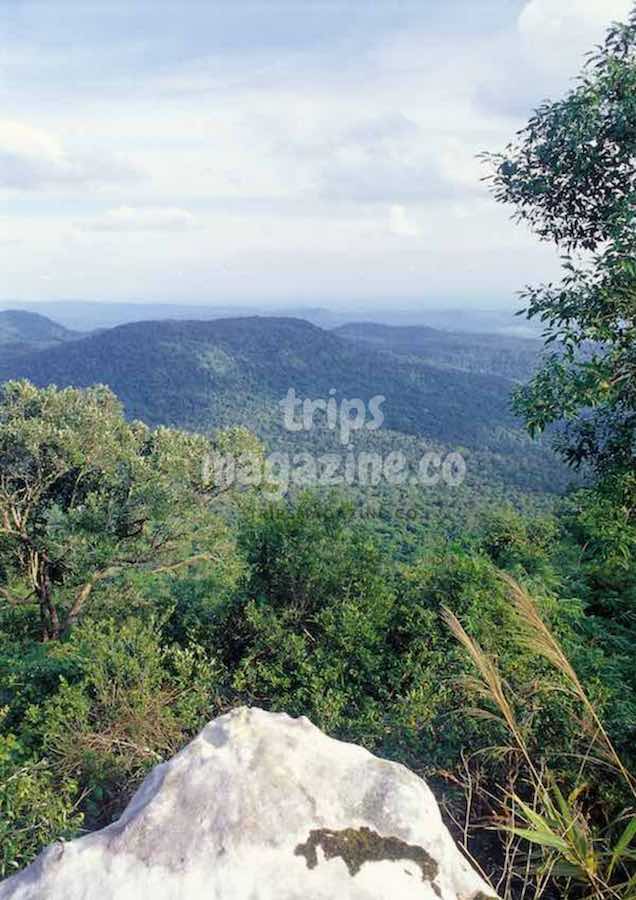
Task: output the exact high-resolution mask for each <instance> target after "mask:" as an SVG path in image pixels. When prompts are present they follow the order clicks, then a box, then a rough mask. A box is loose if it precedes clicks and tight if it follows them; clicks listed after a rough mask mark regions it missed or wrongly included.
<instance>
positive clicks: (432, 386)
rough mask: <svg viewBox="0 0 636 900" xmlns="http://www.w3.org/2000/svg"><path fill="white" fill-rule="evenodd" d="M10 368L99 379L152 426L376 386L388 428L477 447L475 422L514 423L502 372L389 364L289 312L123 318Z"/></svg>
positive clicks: (367, 391) (255, 423)
mask: <svg viewBox="0 0 636 900" xmlns="http://www.w3.org/2000/svg"><path fill="white" fill-rule="evenodd" d="M18 377H19V378H28V379H30V380H31V381H33V382H34V383H35V384H38V385H44V384H48V383H50V382H54V383H56V384H58V385H60V386H61V385H69V384H74V385H79V386H87V385H90V384H93V383H95V382H103V383H106V384H108V385H110V386H111V387H112V389H113V390H114V391H115V392H116V393H117V394H118V396H119V397H120V398H121V399H122V401H123V402H124V404H125V406H126V409H127V411H128V413H129V414H130V415H131V416H134V417H138V418H143V419H145V420H146V421H148V422H150V423H152V424H157V423H170V424H178V425H186V426H190V427H198V428H201V427H203V428H212V427H216V426H218V425H224V424H228V423H232V424H235V423H237V422H241V423H243V424H246V425H249V426H250V427H252V428H256V429H257V430H262V428H263V426H264V425H267V424H268V421H267V420H271V419H272V418H274V419H276V415H277V413H276V412H275V411H276V408H277V407H276V405H277V404H278V402H279V401H280V400H281V399H282V398H283V397H284V396H285V395H286V394H287V392H288V390H289V389H290V388H293V389H294V390H295V392H296V394H297V395H298V396H299V397H302V398H311V399H320V398H328V397H329V396H330V394H329V392H330V390H332V389H335V390H336V392H337V393H336V399H337V400H338V401H340V400H341V399H343V398H360V399H361V400H362V401H363V402H365V403H367V402H368V401H369V399H370V398H371V397H373V396H375V395H379V394H381V395H384V396H385V397H386V401H385V403H384V412H385V415H386V426H387V427H388V428H392V429H395V430H398V431H402V432H405V433H409V434H426V435H427V436H429V437H431V438H434V439H437V440H441V441H462V442H463V443H469V444H471V445H479V444H480V443H483V441H484V439H485V433H486V432H490V431H491V430H492V429H493V428H495V427H501V426H504V427H512V426H513V425H514V422H513V419H512V416H511V414H510V412H509V410H508V400H507V394H508V384H507V382H505V381H504V380H503V379H501V378H497V377H495V376H488V375H483V376H473V375H467V374H466V373H463V372H451V371H444V370H442V369H440V368H436V367H435V366H431V365H427V364H426V363H422V362H419V361H417V362H414V363H407V362H399V361H396V360H394V359H392V358H391V357H389V356H388V355H386V354H383V353H378V352H377V351H376V350H374V349H371V348H368V347H366V346H357V345H356V344H354V343H352V342H351V341H348V340H345V339H343V338H341V337H339V336H338V335H335V334H333V333H332V332H329V331H324V330H323V329H321V328H318V327H317V326H315V325H311V324H310V323H308V322H305V321H303V320H301V319H291V318H266V317H263V318H259V317H250V318H243V319H218V320H214V321H209V322H175V321H165V322H141V323H133V324H130V325H122V326H119V327H117V328H113V329H110V330H108V331H104V332H99V333H96V334H93V335H89V336H87V337H85V338H83V339H82V340H79V341H75V342H72V343H69V344H67V345H65V346H63V347H53V348H50V349H47V350H43V351H40V352H36V353H30V354H27V355H25V356H22V357H20V358H19V359H16V360H12V361H9V362H5V363H3V364H0V380H6V379H9V378H18ZM265 410H267V411H268V414H267V415H265ZM279 418H280V417H279ZM269 424H272V425H274V422H270V423H269Z"/></svg>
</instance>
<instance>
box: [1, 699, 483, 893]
mask: <svg viewBox="0 0 636 900" xmlns="http://www.w3.org/2000/svg"><path fill="white" fill-rule="evenodd" d="M492 896H493V891H492V889H491V888H490V887H488V885H487V884H485V883H484V881H482V879H481V878H480V877H479V876H478V875H477V874H476V873H475V871H474V870H473V869H472V868H471V867H470V866H469V865H468V863H467V862H466V860H465V859H464V857H463V856H462V855H461V853H460V852H459V850H458V849H457V847H456V846H455V844H454V843H453V840H452V838H451V836H450V834H449V833H448V831H447V830H446V828H445V827H444V825H443V824H442V820H441V818H440V813H439V810H438V808H437V804H436V802H435V799H434V797H433V795H432V793H431V791H430V790H429V788H428V787H427V785H426V784H425V783H424V782H423V781H422V780H421V779H420V778H418V777H417V776H416V775H414V774H413V773H412V772H409V770H408V769H406V768H404V767H403V766H400V765H397V764H396V763H391V762H387V761H385V760H382V759H378V758H377V757H375V756H372V755H371V754H370V753H368V752H367V751H366V750H363V749H362V748H360V747H357V746H355V745H354V744H344V743H342V742H340V741H336V740H333V739H332V738H329V737H327V736H326V735H324V734H323V733H322V732H321V731H320V730H319V729H317V728H315V727H314V726H313V725H312V724H311V723H310V722H309V721H308V720H307V719H304V718H303V719H291V718H289V716H286V715H275V714H272V713H267V712H263V711H262V710H259V709H245V708H243V709H238V710H235V711H234V712H231V713H229V714H228V715H225V716H222V717H220V718H218V719H216V720H215V721H213V722H211V723H210V724H209V725H207V726H206V727H205V728H204V729H203V731H202V732H201V734H200V735H199V736H198V737H197V738H196V739H195V740H193V741H192V743H190V744H188V746H187V747H185V748H184V749H183V750H182V751H181V752H180V753H179V754H178V755H177V756H175V757H174V759H172V760H171V761H170V762H167V763H164V764H163V765H160V766H157V767H156V768H155V769H154V770H153V771H152V772H151V773H150V775H149V776H148V777H147V778H146V780H145V781H144V783H143V784H142V785H141V787H140V789H139V790H138V791H137V793H136V794H135V796H134V797H133V799H132V800H131V802H130V804H129V805H128V807H127V808H126V810H125V812H124V813H123V815H122V816H121V818H120V819H119V820H118V821H117V822H115V823H113V824H112V825H109V826H108V828H104V829H103V830H102V831H98V832H95V833H94V834H89V835H87V836H86V837H83V838H80V839H78V840H75V841H71V842H69V843H58V844H54V845H53V846H51V847H49V848H48V849H47V850H45V851H44V852H43V853H41V854H40V856H39V857H38V858H37V860H36V861H35V862H34V863H33V864H32V865H31V866H29V867H28V868H27V869H25V870H24V871H23V872H20V873H18V874H17V875H14V876H13V877H12V878H10V879H8V880H7V881H5V882H3V883H2V884H0V900H145V898H149V900H336V898H337V900H380V898H382V900H440V898H441V900H478V898H480V900H485V898H486V897H492Z"/></svg>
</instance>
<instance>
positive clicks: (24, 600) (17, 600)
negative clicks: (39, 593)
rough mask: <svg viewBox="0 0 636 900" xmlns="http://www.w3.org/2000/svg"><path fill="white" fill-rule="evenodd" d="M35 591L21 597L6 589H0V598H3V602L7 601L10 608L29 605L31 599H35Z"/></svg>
mask: <svg viewBox="0 0 636 900" xmlns="http://www.w3.org/2000/svg"><path fill="white" fill-rule="evenodd" d="M35 595H36V594H35V591H31V593H30V594H26V596H24V597H22V596H20V595H19V594H14V593H13V592H12V591H9V590H7V588H3V587H0V597H4V598H5V600H8V601H9V603H10V604H11V606H20V605H21V604H28V603H31V598H32V597H35Z"/></svg>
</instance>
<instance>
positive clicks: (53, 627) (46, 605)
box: [37, 563, 60, 641]
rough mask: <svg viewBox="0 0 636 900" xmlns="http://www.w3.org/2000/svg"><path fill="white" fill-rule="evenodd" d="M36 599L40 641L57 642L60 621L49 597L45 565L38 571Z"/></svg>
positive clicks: (49, 581) (49, 582) (49, 587)
mask: <svg viewBox="0 0 636 900" xmlns="http://www.w3.org/2000/svg"><path fill="white" fill-rule="evenodd" d="M38 582H39V583H38V588H37V591H38V599H39V602H40V621H41V622H42V640H43V641H57V640H58V639H59V637H60V620H59V617H58V614H57V609H56V607H55V604H54V602H53V599H52V596H51V593H52V592H51V579H50V576H49V573H48V568H47V565H46V563H43V565H42V567H41V569H40V577H39V579H38Z"/></svg>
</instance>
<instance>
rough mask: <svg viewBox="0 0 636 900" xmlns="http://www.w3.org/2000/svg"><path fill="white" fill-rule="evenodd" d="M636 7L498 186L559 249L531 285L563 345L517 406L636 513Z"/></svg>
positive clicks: (534, 126)
mask: <svg viewBox="0 0 636 900" xmlns="http://www.w3.org/2000/svg"><path fill="white" fill-rule="evenodd" d="M635 154H636V11H635V12H634V13H632V15H631V17H630V19H629V21H628V22H627V23H626V24H616V25H614V26H612V27H611V28H610V30H609V32H608V34H607V37H606V40H605V42H604V44H603V45H602V46H601V47H600V48H599V49H598V50H597V51H596V52H595V53H593V54H592V55H591V56H590V58H589V60H588V62H587V65H586V66H585V68H584V71H583V74H582V75H581V76H580V78H579V80H578V84H577V86H576V87H575V88H574V89H573V90H572V91H570V92H569V93H568V94H567V96H566V97H565V98H564V99H562V100H559V101H557V102H546V103H544V104H543V105H542V106H540V107H539V108H538V109H537V110H536V112H535V113H534V115H533V116H532V118H531V119H530V121H529V122H528V124H527V126H526V127H525V128H524V129H523V130H522V131H521V132H520V133H519V135H518V136H517V139H516V140H515V142H514V143H512V144H511V145H510V146H509V147H508V148H507V149H506V151H505V152H504V153H501V154H495V155H488V159H489V160H490V163H491V164H492V165H493V167H494V173H493V175H492V176H491V178H492V185H493V189H494V195H495V198H496V199H497V200H499V201H500V202H502V203H507V204H511V205H512V206H514V207H515V218H516V219H517V220H519V221H525V222H527V223H528V224H529V225H530V226H531V227H532V228H533V229H534V230H535V232H536V233H537V234H538V235H539V237H540V238H541V239H542V240H546V241H551V242H553V243H554V244H555V245H556V246H557V248H558V249H559V250H560V252H561V253H562V262H563V277H562V279H561V281H560V282H559V283H556V284H553V283H549V284H543V285H539V286H534V287H533V286H531V287H527V288H526V289H525V291H524V292H523V294H522V296H523V299H524V300H525V302H526V308H525V309H524V310H522V312H525V313H526V314H527V316H528V317H529V318H532V317H538V318H539V319H540V320H541V321H542V322H543V323H544V326H545V337H546V341H547V343H548V344H554V345H555V346H556V347H557V348H558V349H557V351H556V352H554V353H553V354H552V355H551V356H550V357H549V358H548V359H547V361H546V363H545V365H544V366H543V368H542V369H541V370H540V371H539V372H538V373H537V374H536V376H535V377H534V378H533V380H532V381H531V382H530V384H529V386H528V387H527V388H525V389H523V390H521V391H520V392H519V393H518V394H517V398H516V406H517V409H518V410H519V411H520V412H521V413H522V414H523V415H524V416H525V419H526V422H527V424H528V427H529V428H530V430H531V432H537V431H540V430H542V429H544V428H545V427H546V426H547V425H549V424H550V423H553V422H561V423H562V426H563V427H562V428H561V430H560V432H559V437H558V440H557V446H558V447H559V449H560V451H561V452H562V454H563V455H564V456H565V458H566V460H567V461H568V462H569V463H571V464H574V465H577V466H578V465H582V464H584V465H590V466H591V467H592V468H593V469H594V470H595V472H596V474H597V475H598V476H599V484H600V487H601V488H602V489H603V490H605V491H607V492H609V493H610V494H611V496H612V497H613V498H614V499H615V501H616V502H618V503H620V504H621V505H622V506H623V507H624V509H625V511H626V513H627V514H628V516H629V517H631V518H633V516H634V515H635V508H636V474H635V473H636V335H635V329H634V326H635V315H636V168H635V167H634V158H635Z"/></svg>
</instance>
